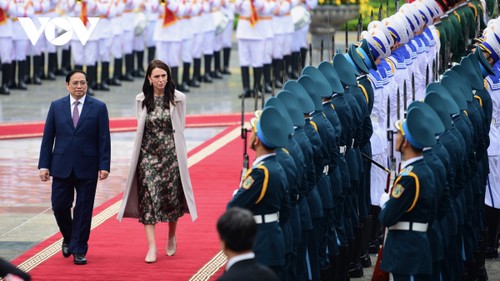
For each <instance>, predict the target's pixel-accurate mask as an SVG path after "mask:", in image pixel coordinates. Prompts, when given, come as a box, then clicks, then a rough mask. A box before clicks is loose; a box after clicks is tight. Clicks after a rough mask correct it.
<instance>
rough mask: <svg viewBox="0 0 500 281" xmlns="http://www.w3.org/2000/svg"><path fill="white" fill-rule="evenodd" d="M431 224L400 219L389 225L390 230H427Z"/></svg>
mask: <svg viewBox="0 0 500 281" xmlns="http://www.w3.org/2000/svg"><path fill="white" fill-rule="evenodd" d="M428 226H429V224H428V223H421V222H410V221H400V222H398V223H396V224H395V225H393V226H389V230H408V231H418V232H427V228H428Z"/></svg>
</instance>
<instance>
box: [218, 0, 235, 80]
mask: <svg viewBox="0 0 500 281" xmlns="http://www.w3.org/2000/svg"><path fill="white" fill-rule="evenodd" d="M220 8H221V11H222V13H224V15H226V17H227V19H228V21H229V23H228V24H227V26H226V28H224V31H222V74H226V75H230V74H231V71H229V59H230V58H231V49H232V47H233V46H232V45H233V28H234V26H233V22H234V1H233V0H222V3H221V7H220Z"/></svg>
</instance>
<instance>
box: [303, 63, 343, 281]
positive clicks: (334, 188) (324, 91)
mask: <svg viewBox="0 0 500 281" xmlns="http://www.w3.org/2000/svg"><path fill="white" fill-rule="evenodd" d="M302 75H303V76H301V77H300V78H299V83H300V82H301V84H302V85H303V86H304V88H305V89H306V90H307V93H308V94H309V97H310V98H311V100H312V101H313V103H314V112H312V113H310V114H309V116H310V119H311V124H313V125H314V128H315V129H316V130H317V132H318V134H319V136H320V138H321V142H322V146H321V151H322V154H323V165H324V166H323V170H322V175H321V178H320V180H319V181H318V186H323V189H326V188H327V187H329V190H328V189H326V190H325V191H324V192H323V193H322V194H321V196H322V203H323V212H324V214H323V219H322V225H321V229H320V233H321V235H322V236H321V237H323V238H321V239H319V241H318V242H319V246H320V248H319V256H320V268H321V279H322V280H329V279H333V278H334V274H336V271H335V270H336V268H338V264H332V261H333V260H335V259H334V258H333V256H334V255H338V245H337V240H338V238H337V233H336V231H335V223H334V216H335V208H336V206H335V204H334V194H339V193H341V192H342V184H341V182H340V181H332V180H331V177H332V175H333V173H334V170H333V166H334V165H333V163H334V161H336V159H335V156H334V155H335V154H338V150H336V148H337V145H336V137H337V136H336V135H335V129H334V128H333V125H332V123H330V121H329V120H328V119H327V118H326V116H325V114H324V112H323V108H324V107H323V98H329V97H331V93H332V91H333V90H332V87H331V84H330V83H329V82H328V80H327V79H326V78H325V76H324V75H323V74H322V73H321V71H319V70H318V69H317V68H316V67H313V66H306V67H305V68H304V69H303V70H302ZM307 78H309V79H307ZM337 175H340V173H338V174H337ZM339 180H340V178H339ZM334 184H335V185H334ZM321 190H322V188H321V187H320V193H321ZM326 196H328V197H327V198H324V197H326ZM332 267H335V270H334V269H333V268H332Z"/></svg>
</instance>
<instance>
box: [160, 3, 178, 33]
mask: <svg viewBox="0 0 500 281" xmlns="http://www.w3.org/2000/svg"><path fill="white" fill-rule="evenodd" d="M176 21H177V18H176V17H175V15H174V13H172V11H170V10H169V9H168V1H166V2H165V14H164V15H163V28H165V27H167V26H170V25H172V24H174V23H175V22H176Z"/></svg>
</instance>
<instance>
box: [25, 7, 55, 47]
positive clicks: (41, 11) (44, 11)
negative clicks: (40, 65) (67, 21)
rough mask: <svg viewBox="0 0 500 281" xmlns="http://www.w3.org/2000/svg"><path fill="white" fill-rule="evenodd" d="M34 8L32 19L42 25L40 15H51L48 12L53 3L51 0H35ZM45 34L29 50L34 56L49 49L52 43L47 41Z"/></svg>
mask: <svg viewBox="0 0 500 281" xmlns="http://www.w3.org/2000/svg"><path fill="white" fill-rule="evenodd" d="M33 8H34V9H35V16H34V17H32V20H33V23H34V24H35V26H41V24H40V22H39V21H38V18H39V17H51V16H50V14H48V13H49V10H50V8H51V4H50V1H49V0H37V1H36V3H35V2H33ZM48 26H52V27H54V25H50V24H49V25H48ZM44 31H45V30H44ZM54 31H55V30H54ZM44 35H45V32H44V34H43V35H42V36H40V37H39V38H38V41H37V42H36V44H35V45H33V44H31V47H30V52H29V54H30V55H33V56H37V55H41V54H42V53H43V52H45V51H46V50H47V46H48V45H49V44H50V43H48V42H47V38H46V37H45V36H44ZM50 45H52V44H50ZM52 46H53V45H52Z"/></svg>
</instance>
